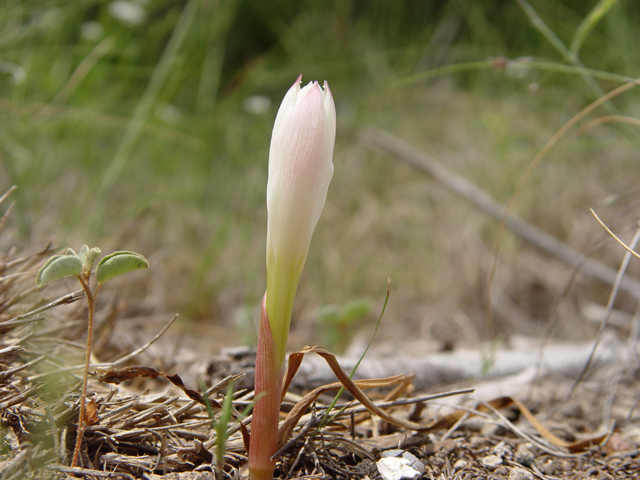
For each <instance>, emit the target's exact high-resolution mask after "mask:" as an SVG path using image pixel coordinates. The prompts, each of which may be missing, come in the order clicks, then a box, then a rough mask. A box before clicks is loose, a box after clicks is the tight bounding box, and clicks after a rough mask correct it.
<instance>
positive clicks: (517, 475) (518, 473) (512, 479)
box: [509, 467, 535, 480]
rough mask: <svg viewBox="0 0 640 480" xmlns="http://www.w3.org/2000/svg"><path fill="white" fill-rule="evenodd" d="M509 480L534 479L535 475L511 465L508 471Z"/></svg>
mask: <svg viewBox="0 0 640 480" xmlns="http://www.w3.org/2000/svg"><path fill="white" fill-rule="evenodd" d="M509 480H535V477H534V476H533V473H531V472H530V471H529V470H526V469H524V468H521V467H513V468H512V469H511V471H510V472H509Z"/></svg>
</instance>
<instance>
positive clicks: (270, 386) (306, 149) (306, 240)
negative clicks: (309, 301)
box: [249, 75, 336, 480]
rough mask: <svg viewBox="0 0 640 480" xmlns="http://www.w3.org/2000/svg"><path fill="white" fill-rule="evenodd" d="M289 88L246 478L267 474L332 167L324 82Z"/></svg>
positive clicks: (278, 141) (273, 171)
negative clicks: (292, 330)
mask: <svg viewBox="0 0 640 480" xmlns="http://www.w3.org/2000/svg"><path fill="white" fill-rule="evenodd" d="M301 81H302V75H301V76H300V77H298V79H297V80H296V82H295V83H294V84H293V86H292V87H291V88H290V89H289V91H288V92H287V94H286V95H285V97H284V99H283V100H282V104H281V105H280V109H279V110H278V114H277V115H276V120H275V123H274V126H273V133H272V135H271V147H270V149H269V180H268V182H267V213H268V224H267V292H266V295H265V299H264V301H263V306H262V309H261V315H260V333H259V340H258V352H257V357H256V388H255V395H256V398H257V401H256V404H255V406H254V410H253V420H252V422H251V423H252V426H251V444H250V452H249V472H250V477H251V480H262V479H267V478H268V479H269V480H270V479H271V478H272V476H273V469H274V467H275V461H272V460H271V459H270V457H271V455H273V453H274V452H275V449H276V442H277V428H278V412H279V406H280V396H281V381H282V373H283V364H284V359H285V353H286V348H287V337H288V335H289V325H290V323H291V313H292V311H293V300H294V298H295V294H296V290H297V288H298V280H299V279H300V274H301V273H302V268H303V267H304V264H305V261H306V259H307V253H308V252H309V244H310V242H311V236H312V234H313V230H314V229H315V227H316V225H317V223H318V219H319V218H320V213H321V212H322V208H323V207H324V203H325V200H326V198H327V190H328V188H329V183H330V181H331V177H332V175H333V161H332V159H333V147H334V143H335V133H336V111H335V105H334V102H333V97H332V96H331V91H330V90H329V85H328V84H327V82H325V83H324V88H321V87H320V85H319V84H318V82H312V83H309V84H308V85H307V86H305V87H304V88H300V83H301Z"/></svg>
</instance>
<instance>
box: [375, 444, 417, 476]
mask: <svg viewBox="0 0 640 480" xmlns="http://www.w3.org/2000/svg"><path fill="white" fill-rule="evenodd" d="M381 456H382V458H389V457H402V458H405V459H407V460H409V465H411V466H412V467H413V468H415V469H416V470H417V471H418V472H420V474H423V473H424V471H425V468H424V463H422V462H421V461H420V460H418V457H416V456H415V455H414V454H413V453H411V452H407V451H405V450H400V449H397V448H396V449H393V450H386V451H384V452H382V454H381Z"/></svg>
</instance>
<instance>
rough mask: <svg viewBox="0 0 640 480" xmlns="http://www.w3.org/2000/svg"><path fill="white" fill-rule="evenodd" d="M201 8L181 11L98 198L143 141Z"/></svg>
mask: <svg viewBox="0 0 640 480" xmlns="http://www.w3.org/2000/svg"><path fill="white" fill-rule="evenodd" d="M199 4H200V0H190V1H189V2H188V3H187V5H186V7H185V8H184V10H183V11H182V14H181V15H180V18H179V19H178V23H177V24H176V26H175V28H174V30H173V34H172V35H171V38H170V39H169V42H168V43H167V47H166V48H165V49H164V51H163V52H162V56H161V57H160V61H159V62H158V65H157V66H156V68H155V69H154V71H153V74H152V75H151V79H150V80H149V84H148V85H147V88H146V90H145V92H144V94H143V95H142V98H141V99H140V101H139V102H138V104H137V105H136V108H135V110H134V112H133V115H132V117H131V120H130V121H129V124H128V126H127V129H126V130H125V133H124V136H123V138H122V140H121V141H120V144H119V145H118V149H117V150H116V153H115V155H114V157H113V160H112V161H111V164H110V165H109V167H108V168H107V170H106V172H105V173H104V176H103V178H102V183H101V185H100V189H99V191H98V197H100V196H102V195H104V194H105V193H106V192H108V191H109V190H111V187H113V185H114V184H115V182H116V181H117V180H118V178H119V177H120V174H121V173H122V169H123V168H124V166H125V164H126V162H127V160H128V159H129V156H130V155H131V152H132V150H133V147H134V146H135V144H136V141H137V140H138V138H139V137H140V134H141V132H142V129H143V127H144V124H145V122H146V121H147V119H148V118H149V115H150V113H151V109H152V107H153V105H154V103H155V101H156V99H157V98H158V95H159V94H160V90H161V88H162V86H163V84H164V82H165V80H166V78H167V76H168V74H169V72H170V70H171V67H172V66H173V63H174V60H175V59H176V57H177V55H178V51H179V50H180V47H181V46H182V43H183V41H184V39H185V38H186V36H187V33H188V32H189V27H190V26H191V24H192V22H193V19H194V18H195V16H196V12H197V11H198V6H199ZM94 211H96V210H94ZM95 217H96V215H94V218H95Z"/></svg>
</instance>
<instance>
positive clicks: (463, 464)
mask: <svg viewBox="0 0 640 480" xmlns="http://www.w3.org/2000/svg"><path fill="white" fill-rule="evenodd" d="M467 465H469V462H467V461H466V460H464V459H462V458H461V459H459V460H456V463H454V464H453V469H454V470H460V469H462V468H464V467H466V466H467Z"/></svg>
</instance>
